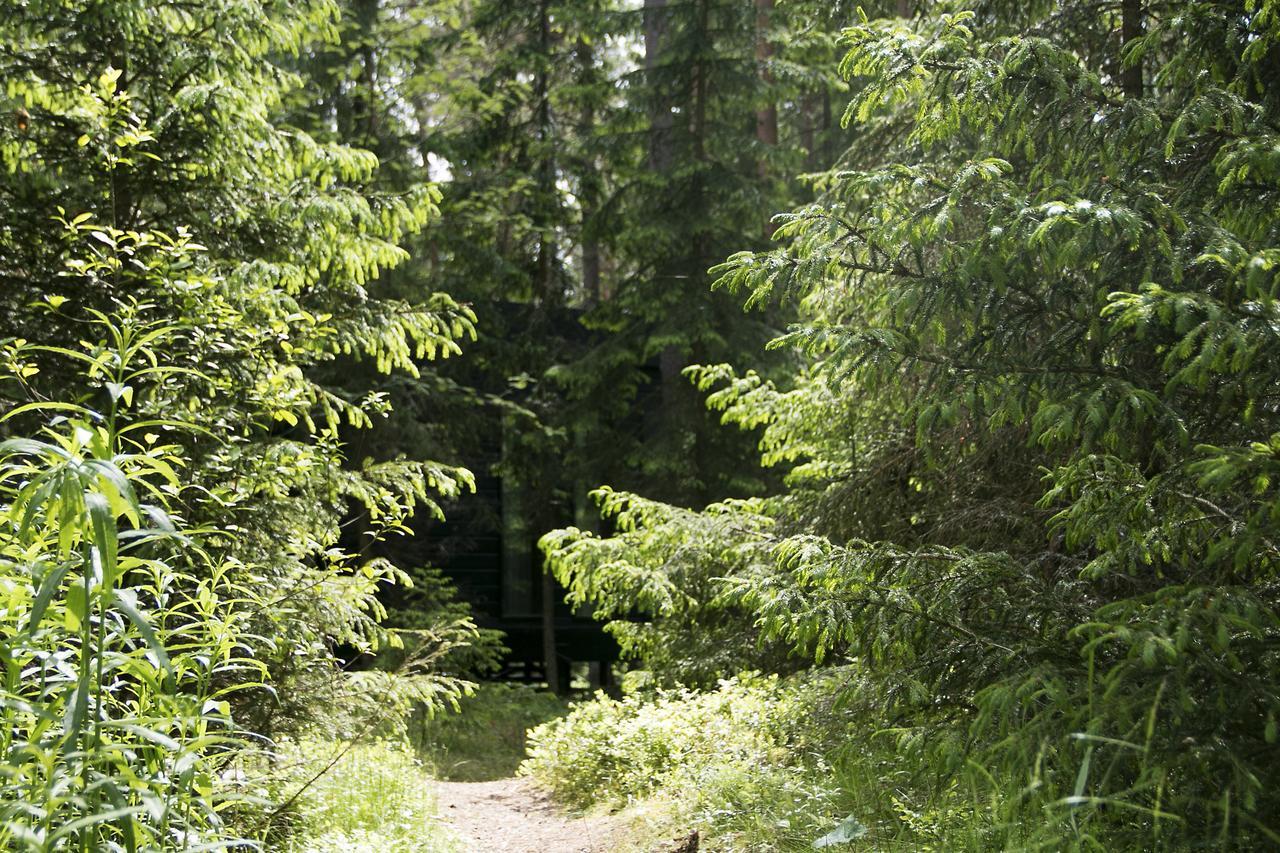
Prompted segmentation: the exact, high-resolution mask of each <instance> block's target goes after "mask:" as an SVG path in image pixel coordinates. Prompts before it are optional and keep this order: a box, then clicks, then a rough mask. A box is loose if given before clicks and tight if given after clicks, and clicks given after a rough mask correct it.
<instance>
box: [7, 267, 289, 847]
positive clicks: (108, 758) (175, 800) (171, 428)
mask: <svg viewBox="0 0 1280 853" xmlns="http://www.w3.org/2000/svg"><path fill="white" fill-rule="evenodd" d="M154 254H155V256H158V257H159V258H161V259H163V261H164V262H165V263H176V262H179V261H181V260H182V259H183V258H184V256H185V249H184V248H183V247H182V246H181V245H180V244H169V245H168V246H163V245H161V246H156V247H155V253H154ZM90 326H91V327H92V328H95V330H96V331H97V332H99V333H101V334H102V336H103V341H104V342H103V343H102V344H101V345H99V346H97V347H92V348H90V349H89V350H88V351H82V352H79V353H75V352H67V353H66V355H67V356H68V357H74V358H76V359H77V360H78V361H80V362H81V363H82V365H83V370H84V374H85V377H86V379H95V380H98V381H100V382H101V383H102V384H103V385H104V386H105V388H106V389H107V392H108V393H107V406H106V408H105V410H104V411H103V412H101V413H99V412H95V411H92V410H90V409H89V408H87V407H85V406H83V405H80V404H76V403H69V402H37V403H30V404H28V405H26V406H23V407H19V408H16V409H13V410H11V411H10V412H9V413H8V414H7V415H6V417H5V419H6V420H7V419H8V418H9V417H12V416H14V415H18V414H22V413H23V410H27V411H42V412H46V413H56V415H57V417H56V418H55V423H56V425H54V426H50V427H48V428H46V429H45V430H43V431H42V435H41V437H40V438H39V439H35V438H16V439H9V440H7V441H4V442H3V443H0V589H2V590H3V591H4V599H3V600H4V605H3V609H0V644H2V648H3V665H4V672H5V680H4V684H3V689H2V692H0V702H2V703H3V708H4V714H5V725H4V726H3V727H0V751H3V754H4V755H5V756H6V767H5V771H6V772H4V773H3V774H0V842H3V845H4V847H5V848H6V849H11V850H25V849H31V850H42V851H53V850H70V849H90V848H92V849H99V848H100V847H104V846H106V847H112V848H117V849H119V848H124V849H130V850H132V849H137V848H139V847H141V848H144V849H161V848H166V849H167V848H169V847H171V846H175V845H176V846H190V845H192V844H195V843H198V842H199V841H201V840H204V839H211V838H216V837H218V835H219V831H220V828H221V825H222V820H221V818H220V816H219V814H218V812H219V810H220V809H222V808H223V807H224V806H225V803H223V802H220V801H219V799H218V798H216V797H214V796H213V789H214V784H213V779H214V777H215V775H216V773H217V770H218V767H219V766H220V764H221V762H222V761H224V760H225V758H226V756H227V754H228V752H229V751H230V750H232V749H234V748H236V746H237V745H238V744H239V742H240V739H239V737H238V732H237V730H236V727H235V726H234V725H233V724H232V721H231V717H230V705H229V703H228V701H227V700H228V698H229V697H231V696H233V695H234V694H235V693H236V692H237V691H242V690H244V689H247V688H248V687H251V686H253V685H254V684H255V683H256V682H257V680H258V679H259V678H261V676H262V673H263V670H262V667H261V665H259V664H257V663H256V662H254V661H252V660H251V659H249V658H248V657H247V655H246V648H247V645H246V644H247V640H248V635H247V625H248V620H249V619H250V617H251V613H252V611H253V609H254V608H257V607H264V606H268V601H267V599H266V598H265V597H263V595H262V594H261V593H260V592H259V591H256V590H254V589H252V588H250V587H248V586H246V585H244V584H243V583H242V582H239V581H238V580H237V575H236V569H237V568H239V567H238V566H236V565H234V564H232V563H230V562H227V561H219V560H218V559H216V558H214V557H213V556H211V555H210V553H209V552H208V551H206V550H205V549H204V547H202V544H201V543H202V542H204V541H208V538H209V536H210V532H209V531H198V530H193V529H191V528H190V527H188V526H187V525H186V524H185V522H184V521H183V520H182V518H181V517H180V516H179V515H177V514H176V513H175V512H174V511H173V508H172V506H171V504H172V501H173V498H172V496H173V495H174V494H175V493H176V491H177V487H178V486H179V480H178V475H177V473H176V470H177V469H178V468H180V467H181V466H182V464H183V460H182V458H181V455H180V452H179V449H178V445H177V444H175V443H172V442H174V441H180V440H181V437H182V436H183V434H184V432H186V433H190V432H193V431H195V430H196V429H198V427H196V426H195V425H194V424H189V423H186V424H184V423H182V422H179V421H175V420H169V421H166V422H164V423H163V424H162V423H161V422H157V421H154V420H136V419H134V418H132V417H131V416H130V411H129V410H130V407H131V405H132V404H133V402H134V401H135V400H138V399H141V398H142V397H144V396H147V395H151V394H153V393H156V392H157V389H158V388H162V387H163V386H164V385H165V383H166V382H167V381H168V380H169V378H171V377H172V376H173V375H174V374H175V373H177V372H178V369H177V368H172V367H169V366H165V365H163V364H162V363H161V361H160V359H159V358H158V357H157V352H158V351H159V350H161V349H162V348H163V347H164V345H165V343H166V341H167V339H169V338H171V337H172V336H173V335H174V334H175V332H176V329H175V327H173V326H170V325H164V324H162V323H158V322H150V323H146V322H141V321H139V320H138V318H137V316H136V312H135V311H134V310H130V309H124V308H122V310H121V312H120V314H118V315H116V316H114V317H109V316H107V315H103V314H94V315H93V319H92V321H91V324H90ZM42 349H49V348H46V347H38V346H35V345H28V344H25V343H17V344H15V345H14V346H12V347H11V348H10V350H9V352H10V356H11V358H12V359H15V360H18V361H20V360H21V358H22V355H23V354H24V353H25V352H28V351H33V350H42ZM8 378H9V379H10V381H21V378H22V369H21V368H19V369H18V371H17V375H12V374H11V375H10V376H9V377H8ZM150 430H157V431H161V430H164V431H166V434H167V438H168V440H167V441H165V442H161V441H160V439H159V437H158V435H157V434H156V433H152V432H150ZM268 594H269V592H268Z"/></svg>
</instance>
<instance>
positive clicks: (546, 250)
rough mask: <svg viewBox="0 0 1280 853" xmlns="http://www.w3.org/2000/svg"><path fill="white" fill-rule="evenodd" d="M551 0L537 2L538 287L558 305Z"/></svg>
mask: <svg viewBox="0 0 1280 853" xmlns="http://www.w3.org/2000/svg"><path fill="white" fill-rule="evenodd" d="M548 3H549V0H541V2H540V3H539V4H538V46H539V49H540V51H541V53H542V56H541V62H540V63H539V66H538V73H537V76H536V77H535V79H534V98H535V100H536V103H537V124H538V207H539V216H538V220H539V221H538V229H539V237H538V259H537V267H538V275H537V278H538V289H539V291H540V292H539V294H538V296H539V298H540V300H541V302H542V304H544V305H546V306H548V307H551V306H556V305H559V304H560V302H561V297H562V296H563V294H562V293H561V292H560V291H561V288H560V287H559V283H558V278H559V277H558V276H557V275H556V267H557V263H558V255H559V244H558V242H557V240H556V236H555V235H556V228H557V226H558V225H559V220H560V217H559V216H558V215H557V214H558V213H559V212H560V197H559V192H558V190H557V188H556V160H555V141H554V139H553V138H552V136H553V134H554V128H553V127H552V121H551V83H550V79H549V77H550V73H551V67H552V63H553V57H552V56H551V49H552V40H551V12H550V9H549V8H548Z"/></svg>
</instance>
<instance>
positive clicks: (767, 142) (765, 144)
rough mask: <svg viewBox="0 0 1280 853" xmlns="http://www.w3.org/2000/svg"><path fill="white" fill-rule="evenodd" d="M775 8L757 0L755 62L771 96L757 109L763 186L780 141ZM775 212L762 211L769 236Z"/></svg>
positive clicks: (759, 170) (770, 0)
mask: <svg viewBox="0 0 1280 853" xmlns="http://www.w3.org/2000/svg"><path fill="white" fill-rule="evenodd" d="M772 12H773V0H756V66H757V67H758V68H759V70H760V83H761V85H762V88H763V89H764V90H765V92H767V93H769V94H768V100H767V101H766V102H765V103H764V104H762V105H761V106H760V108H759V109H757V110H756V140H757V141H758V142H759V143H760V145H761V148H762V149H764V150H762V151H761V156H760V160H759V162H758V164H757V167H756V171H757V173H758V174H759V177H760V182H761V190H762V191H763V190H764V188H765V187H766V186H767V181H768V178H769V160H768V157H767V156H766V154H767V150H768V149H769V148H773V147H774V146H776V145H777V144H778V106H777V104H776V103H774V101H773V95H772V93H771V92H769V90H770V89H772V88H773V73H772V72H771V71H770V69H769V61H770V60H771V59H772V58H773V42H771V41H770V40H769V16H770V14H771V13H772ZM771 215H772V212H771V211H769V210H765V211H763V217H764V218H763V221H762V222H761V233H762V234H763V235H764V238H765V239H766V240H768V239H769V238H770V237H772V236H773V231H774V225H773V223H772V222H771V221H770V218H771Z"/></svg>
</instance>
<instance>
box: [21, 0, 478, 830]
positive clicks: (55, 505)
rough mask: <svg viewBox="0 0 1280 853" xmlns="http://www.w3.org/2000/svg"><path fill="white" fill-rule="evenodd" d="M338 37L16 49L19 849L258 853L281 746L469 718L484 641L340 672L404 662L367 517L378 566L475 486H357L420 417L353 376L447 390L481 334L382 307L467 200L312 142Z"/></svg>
mask: <svg viewBox="0 0 1280 853" xmlns="http://www.w3.org/2000/svg"><path fill="white" fill-rule="evenodd" d="M335 13H336V7H335V6H334V5H333V4H331V3H328V2H322V0H318V2H299V3H284V4H277V3H265V2H257V0H218V2H214V3H203V4H198V5H196V6H192V5H191V4H186V3H168V2H161V3H132V2H124V3H107V4H102V3H88V2H86V3H79V2H76V3H61V2H58V3H47V2H32V3H23V4H20V5H19V6H17V7H15V8H14V9H12V10H10V13H9V14H6V15H5V16H4V19H3V20H0V38H2V39H3V42H4V44H5V45H6V48H5V50H4V51H3V52H2V54H0V74H2V75H3V77H4V79H5V89H4V92H3V94H2V95H0V104H2V105H3V107H4V111H5V114H6V115H10V114H12V115H13V116H14V117H15V119H16V120H15V121H13V122H9V121H7V120H6V121H5V122H4V123H3V124H0V167H3V169H4V171H5V172H6V173H7V175H8V178H7V180H6V181H5V182H4V184H3V186H0V279H2V280H3V284H4V287H3V288H0V352H2V354H3V355H2V358H3V367H4V374H3V376H2V377H0V411H2V412H3V420H2V424H3V426H2V429H3V433H4V437H6V438H7V439H8V440H7V441H5V442H3V443H2V444H0V457H2V458H0V510H2V512H3V523H2V524H0V538H2V542H0V553H3V560H2V561H0V577H2V578H3V585H4V589H5V595H6V596H7V599H6V600H7V601H8V602H9V603H8V605H7V606H6V609H5V610H4V611H3V612H4V613H6V614H7V615H6V616H4V617H3V621H2V622H0V624H2V625H3V628H2V629H0V630H3V638H2V639H3V644H2V645H3V648H4V649H5V655H4V663H5V666H6V672H7V675H6V683H5V687H4V694H3V696H4V706H3V707H4V711H3V717H4V721H5V726H4V737H5V744H4V748H5V754H6V756H7V759H6V766H7V767H8V768H9V770H10V771H11V772H8V773H6V774H4V777H3V781H2V784H0V814H2V816H3V821H4V823H3V826H2V827H0V832H2V833H4V835H3V840H4V843H5V844H6V846H8V847H13V848H14V849H39V850H61V849H127V850H132V849H178V848H182V849H186V848H189V847H192V846H197V845H199V844H203V843H206V842H207V843H210V844H220V843H230V842H229V839H230V838H233V837H235V836H236V835H237V834H238V835H242V836H246V837H254V836H256V835H259V834H261V833H264V832H267V831H268V830H270V829H271V828H272V820H273V818H274V817H275V816H276V814H277V813H278V812H279V811H280V806H279V805H277V806H275V807H274V808H275V811H274V812H268V813H266V814H265V815H264V814H263V810H264V809H265V808H266V806H264V804H263V803H262V802H261V799H260V798H259V797H257V792H258V788H257V787H255V785H254V784H253V783H252V782H250V781H245V780H239V781H237V780H236V778H234V777H223V776H221V775H220V773H221V771H222V770H223V769H224V768H225V767H226V766H227V765H228V764H229V763H231V762H233V761H236V760H239V758H240V753H241V752H242V751H243V749H244V747H245V744H246V743H247V735H248V734H249V733H252V734H253V735H256V736H261V735H267V736H275V735H279V734H280V733H282V732H287V731H299V730H302V729H305V728H306V725H307V723H308V718H309V717H310V716H311V715H314V714H325V713H327V712H328V711H330V710H332V709H333V708H335V707H341V708H343V709H344V713H349V714H350V715H351V716H352V717H354V716H356V714H357V712H358V710H359V709H358V708H356V707H355V703H354V702H352V701H351V697H352V696H353V695H354V696H359V697H362V698H365V699H371V698H372V697H377V698H378V699H379V706H378V708H377V712H378V713H377V715H374V716H373V717H372V719H370V718H369V716H368V715H364V716H362V717H361V721H360V723H359V725H358V726H354V728H353V731H352V732H351V735H352V737H353V738H355V739H358V738H360V737H364V736H366V735H368V734H371V733H372V732H373V731H374V730H376V729H380V728H383V727H384V724H387V723H388V720H389V717H388V715H389V714H393V713H394V714H396V715H401V716H403V715H405V714H407V712H408V710H409V709H410V708H411V707H419V706H426V707H428V708H431V709H433V710H434V709H435V708H437V707H439V706H441V705H443V704H447V703H448V702H449V701H450V700H456V698H457V696H458V695H460V694H461V693H462V692H464V691H465V690H466V689H467V688H468V685H467V684H466V683H464V682H460V681H458V680H457V679H454V678H448V677H443V676H440V675H439V674H438V673H436V672H435V669H436V667H437V666H438V665H439V659H440V655H441V654H443V651H442V650H449V649H453V648H456V647H457V646H458V644H459V643H461V642H466V641H468V640H470V639H473V638H474V637H475V636H476V632H475V630H474V628H473V627H472V626H471V625H470V624H469V623H467V622H466V621H465V620H464V621H461V622H456V621H455V620H449V621H448V622H446V623H445V624H443V625H438V626H430V627H431V628H433V629H434V630H426V628H427V626H418V627H420V628H423V629H424V630H421V631H419V632H417V633H416V634H415V635H414V644H413V646H412V648H411V649H410V650H408V651H407V652H405V653H404V663H403V664H402V665H401V666H400V668H399V670H398V671H397V672H395V673H377V674H371V673H353V674H347V673H343V672H341V671H339V668H338V661H337V660H336V658H335V648H339V647H346V648H348V649H351V650H354V651H356V652H371V651H374V650H376V649H379V648H387V647H399V646H401V645H403V643H402V641H401V638H400V637H399V636H398V635H397V634H395V633H391V632H388V631H387V630H385V629H384V628H382V627H381V626H380V625H379V624H378V623H379V621H380V620H381V619H382V617H383V616H384V615H385V613H384V611H383V608H382V606H381V604H380V603H379V601H378V599H377V593H378V591H379V590H380V588H381V587H383V586H385V585H387V584H388V583H395V582H401V581H407V580H408V578H407V576H406V575H405V573H404V571H403V570H402V569H401V568H399V567H397V566H395V565H394V564H392V563H390V562H388V561H386V560H383V559H377V558H376V557H369V556H367V555H365V554H364V553H362V549H363V547H364V546H366V545H367V544H368V542H367V541H365V542H361V543H360V544H359V545H357V546H356V547H350V544H351V543H350V542H349V541H348V540H347V539H346V538H344V536H343V531H342V525H343V522H344V521H345V520H346V519H347V518H348V517H349V516H350V515H351V514H352V513H353V511H355V510H357V509H358V510H359V511H360V512H361V513H362V514H363V517H364V518H365V520H366V524H365V526H364V529H363V531H362V533H363V534H364V536H365V538H366V540H376V539H377V538H379V537H382V536H384V535H387V534H390V533H396V532H400V531H403V530H405V529H406V521H407V520H408V518H409V517H410V516H411V515H412V514H413V513H414V512H424V511H425V512H427V513H433V514H437V515H438V514H439V512H440V509H439V506H438V505H437V503H436V501H437V500H438V499H439V498H440V497H442V496H443V497H454V496H457V495H459V494H460V493H462V492H463V491H466V490H468V489H469V488H471V487H472V480H471V476H470V474H469V473H468V472H467V471H465V470H463V469H459V468H456V467H453V466H448V465H443V464H439V463H436V462H432V461H429V460H427V459H425V458H423V456H422V455H418V456H416V457H415V458H413V459H405V458H400V459H396V458H393V457H390V456H387V457H374V456H372V455H370V456H369V457H367V458H359V459H356V458H352V459H351V460H348V459H347V458H345V453H344V447H345V446H346V445H345V443H344V439H345V438H346V437H347V436H348V435H349V434H350V433H352V432H354V431H356V430H359V429H362V428H366V427H368V426H370V425H371V424H372V422H373V420H374V419H375V418H378V417H382V416H383V415H384V414H385V413H386V412H387V411H388V410H389V406H390V404H389V402H388V401H387V400H386V399H385V394H383V393H381V392H380V391H378V390H376V389H371V388H370V387H368V386H366V387H365V388H363V389H359V390H358V391H357V392H354V393H353V392H352V391H351V390H350V389H346V388H343V387H341V386H339V385H336V384H326V383H325V381H324V373H325V371H326V370H328V369H332V368H333V367H334V366H335V365H336V364H338V363H345V364H352V363H363V364H367V365H369V366H370V368H371V369H372V370H374V371H375V372H378V373H380V374H381V373H389V372H392V371H398V372H400V373H402V374H404V375H407V376H417V375H419V373H420V371H419V367H418V365H419V363H420V362H422V361H426V360H430V359H435V358H443V357H446V356H449V355H451V354H454V353H456V352H458V351H459V342H460V341H462V340H464V339H466V338H467V337H472V336H474V328H473V322H474V316H473V315H472V313H471V311H470V309H468V308H466V307H464V306H461V305H459V304H457V303H455V302H454V301H453V300H451V299H450V298H448V297H447V296H445V295H443V294H439V293H432V292H430V291H429V290H428V289H425V288H423V289H421V290H420V291H419V292H417V293H414V294H410V295H393V294H389V293H387V292H385V289H384V288H383V287H382V285H381V277H382V276H383V274H384V273H385V271H386V270H388V269H390V268H392V267H394V266H396V265H398V264H400V263H402V262H403V261H404V260H405V259H406V257H407V254H406V252H405V250H404V249H403V248H401V247H400V246H399V245H398V243H399V242H400V241H401V240H403V239H404V238H405V237H406V236H407V235H409V234H411V233H413V232H416V231H418V230H419V229H421V228H422V227H423V226H424V225H425V224H426V222H427V221H428V220H429V219H430V218H431V217H432V216H433V215H434V214H435V213H436V207H435V204H436V202H437V201H438V198H439V196H438V193H437V192H436V191H435V190H434V189H433V188H431V187H430V186H428V185H425V184H419V185H417V186H414V187H412V188H407V189H405V190H404V191H402V192H399V193H395V194H381V193H378V192H376V191H374V190H373V189H371V188H370V187H369V184H370V183H371V182H372V180H373V178H374V176H375V174H376V171H377V159H376V157H374V156H373V155H371V154H370V153H368V152H366V151H361V150H358V149H355V148H351V147H347V146H342V145H336V144H328V143H322V142H319V141H317V140H316V139H315V138H313V137H311V136H308V135H307V134H305V133H302V132H300V131H298V130H296V129H293V128H289V127H286V126H284V125H283V124H282V122H281V120H280V117H281V113H282V110H283V103H284V99H285V96H286V93H287V92H288V91H289V89H290V88H291V87H294V86H296V85H297V80H296V78H295V77H293V76H292V75H291V74H289V73H288V72H286V71H284V70H283V69H282V68H281V67H280V65H278V64H277V62H278V60H279V57H281V56H284V55H289V54H296V53H298V52H301V51H304V50H306V49H308V47H309V46H310V45H311V44H312V43H313V42H314V41H315V40H316V39H325V38H329V37H332V36H333V35H334V34H335V30H334V28H333V19H334V16H335ZM196 234H199V235H200V236H199V239H200V242H197V241H196V237H195V235H196ZM31 436H35V437H31ZM391 728H394V726H391ZM230 813H234V815H235V821H234V824H235V829H234V830H232V829H228V828H227V827H226V826H225V825H224V820H223V818H224V816H225V814H230Z"/></svg>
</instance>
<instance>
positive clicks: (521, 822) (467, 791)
mask: <svg viewBox="0 0 1280 853" xmlns="http://www.w3.org/2000/svg"><path fill="white" fill-rule="evenodd" d="M437 784H438V789H437V796H438V797H439V801H440V816H441V817H442V818H444V819H445V820H446V821H448V822H449V824H450V825H452V827H453V829H454V830H455V831H456V832H457V834H458V835H459V836H460V837H461V838H462V842H463V849H465V850H467V851H468V853H471V851H476V853H604V851H608V850H611V849H612V848H613V847H615V846H616V844H617V842H618V841H620V840H621V838H622V830H621V828H620V827H619V826H617V825H616V822H614V821H611V820H610V819H609V818H607V817H584V818H575V817H570V816H567V815H565V814H564V813H563V812H561V811H560V810H558V809H557V808H556V807H555V806H553V805H552V804H551V803H550V802H549V801H548V800H547V797H546V795H545V794H543V793H541V792H540V791H538V790H537V789H536V788H534V787H533V786H532V785H530V784H529V782H528V781H527V780H525V779H499V780H497V781H496V782H439V783H437Z"/></svg>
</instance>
